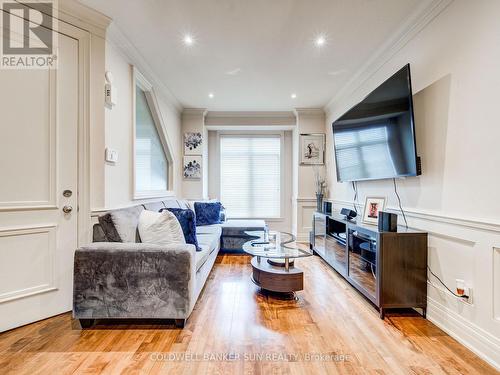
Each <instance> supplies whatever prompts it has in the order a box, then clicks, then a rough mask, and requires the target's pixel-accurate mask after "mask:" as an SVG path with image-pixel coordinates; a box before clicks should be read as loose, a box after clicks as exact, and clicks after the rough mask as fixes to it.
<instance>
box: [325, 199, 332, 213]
mask: <svg viewBox="0 0 500 375" xmlns="http://www.w3.org/2000/svg"><path fill="white" fill-rule="evenodd" d="M323 213H324V214H325V215H331V214H332V202H323Z"/></svg>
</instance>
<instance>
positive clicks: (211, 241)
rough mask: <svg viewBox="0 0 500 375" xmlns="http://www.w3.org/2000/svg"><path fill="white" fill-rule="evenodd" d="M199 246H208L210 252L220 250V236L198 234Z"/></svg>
mask: <svg viewBox="0 0 500 375" xmlns="http://www.w3.org/2000/svg"><path fill="white" fill-rule="evenodd" d="M197 237H198V244H199V245H200V246H208V247H209V248H210V252H212V251H214V250H216V249H218V247H219V243H220V236H218V235H217V234H215V233H212V234H198V235H197Z"/></svg>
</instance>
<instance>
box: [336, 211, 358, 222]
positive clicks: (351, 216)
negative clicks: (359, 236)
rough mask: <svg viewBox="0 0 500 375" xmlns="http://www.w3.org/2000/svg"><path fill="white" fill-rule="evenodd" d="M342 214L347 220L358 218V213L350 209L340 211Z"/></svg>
mask: <svg viewBox="0 0 500 375" xmlns="http://www.w3.org/2000/svg"><path fill="white" fill-rule="evenodd" d="M340 214H341V215H344V216H345V218H346V219H347V220H351V219H354V218H355V217H356V216H358V214H357V213H356V211H353V210H350V209H348V208H343V209H342V210H340Z"/></svg>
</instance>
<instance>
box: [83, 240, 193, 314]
mask: <svg viewBox="0 0 500 375" xmlns="http://www.w3.org/2000/svg"><path fill="white" fill-rule="evenodd" d="M195 253H196V250H195V248H194V246H193V245H172V246H159V245H150V244H142V243H116V242H112V243H110V242H101V243H94V244H91V245H88V246H85V247H82V248H80V249H78V250H77V251H76V252H75V261H74V284H73V316H74V317H75V318H78V319H95V318H158V319H186V318H187V317H188V316H189V314H190V313H191V311H192V309H193V307H194V303H195V301H194V293H195V289H196V288H195V285H194V283H195V275H196V265H195Z"/></svg>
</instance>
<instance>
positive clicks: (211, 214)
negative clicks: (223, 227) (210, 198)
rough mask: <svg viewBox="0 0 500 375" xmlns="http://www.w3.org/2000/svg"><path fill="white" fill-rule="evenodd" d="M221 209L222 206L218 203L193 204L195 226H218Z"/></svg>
mask: <svg viewBox="0 0 500 375" xmlns="http://www.w3.org/2000/svg"><path fill="white" fill-rule="evenodd" d="M221 209H222V204H221V203H220V202H195V203H194V211H195V212H196V224H197V225H199V226H202V225H212V224H220V223H221V221H220V211H221Z"/></svg>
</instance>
